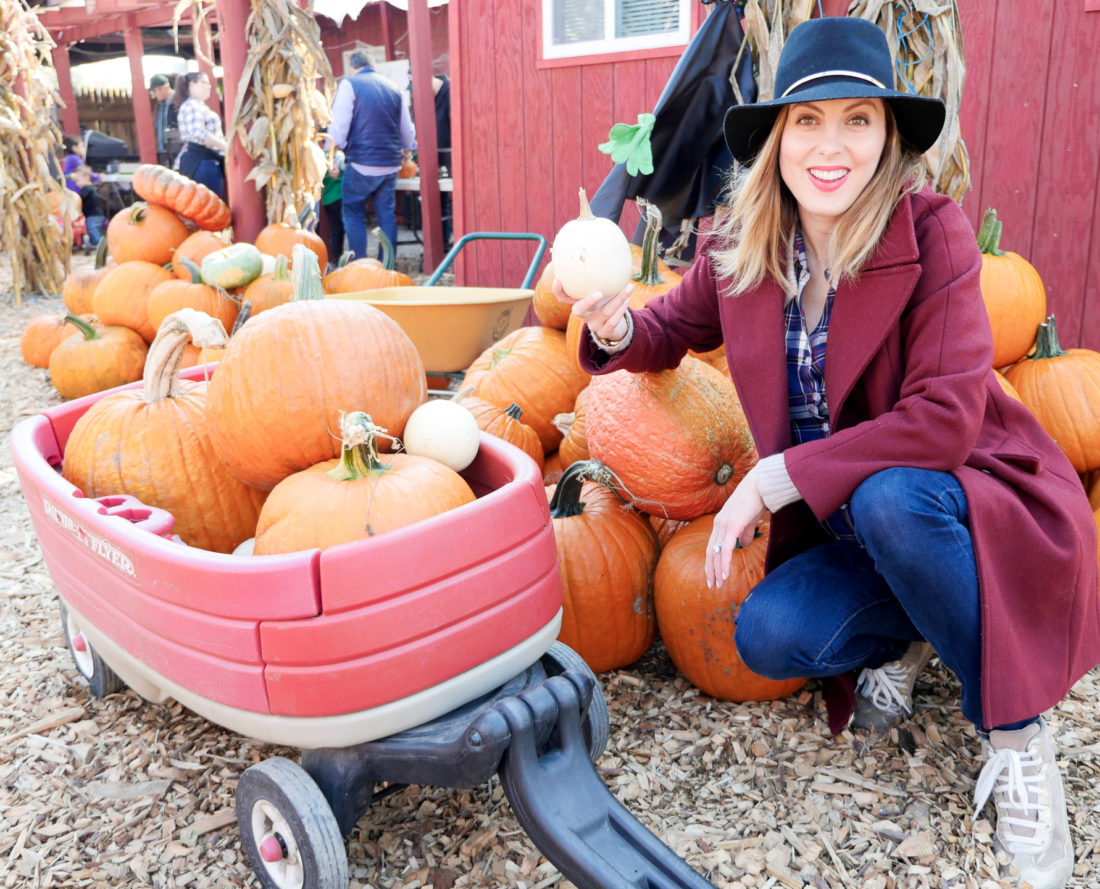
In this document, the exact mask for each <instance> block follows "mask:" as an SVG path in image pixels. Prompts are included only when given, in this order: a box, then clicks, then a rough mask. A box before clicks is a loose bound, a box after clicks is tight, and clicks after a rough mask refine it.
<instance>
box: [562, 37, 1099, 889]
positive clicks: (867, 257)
mask: <svg viewBox="0 0 1100 889" xmlns="http://www.w3.org/2000/svg"><path fill="white" fill-rule="evenodd" d="M892 79H893V69H892V67H891V64H890V54H889V50H888V47H887V44H886V40H885V37H884V36H883V34H882V33H881V31H879V29H878V28H877V27H875V26H874V25H873V24H871V23H869V22H866V21H864V20H860V19H851V18H822V19H813V20H810V21H808V22H804V23H803V24H801V25H799V26H798V27H796V28H795V29H794V30H793V31H792V32H791V34H790V36H789V39H788V41H787V44H786V46H785V48H784V50H783V52H782V55H781V59H780V62H779V66H778V69H777V72H776V87H775V94H776V95H777V96H778V98H776V99H775V100H773V101H770V102H762V103H758V104H756V105H749V106H739V107H735V108H732V109H730V111H729V113H728V114H727V117H726V123H725V136H726V141H727V143H728V145H729V147H730V150H731V152H732V153H733V156H734V157H735V158H737V159H738V160H739V161H740V162H742V163H743V164H748V165H749V166H748V168H747V170H745V171H744V172H743V173H741V174H740V175H738V176H737V177H736V178H735V180H734V181H733V183H732V202H731V207H730V208H729V212H728V213H726V214H725V216H724V218H721V219H718V220H717V221H716V226H715V231H714V233H713V236H712V237H711V238H710V239H709V243H708V244H707V245H706V247H705V249H704V252H703V255H702V256H701V257H700V259H698V260H697V261H696V263H695V264H694V266H693V267H692V269H691V270H690V271H689V272H688V274H687V275H686V276H685V277H684V279H683V281H682V283H681V284H680V285H679V286H678V287H677V288H676V289H674V290H672V291H671V292H669V293H668V294H666V295H664V296H663V297H661V298H658V299H657V300H654V301H653V302H651V303H649V304H648V305H647V306H646V308H645V309H642V310H639V311H628V310H627V299H628V297H629V292H628V291H629V288H628V290H627V291H624V292H623V293H620V294H617V295H615V296H612V297H610V298H606V299H605V298H604V296H603V295H602V294H599V293H593V294H590V295H588V296H585V297H583V298H581V299H579V300H578V301H576V302H575V303H574V305H573V312H574V313H575V314H577V315H579V316H580V317H581V318H583V319H584V320H585V322H586V323H587V326H588V330H589V334H590V335H589V336H586V337H584V339H583V341H582V347H581V352H582V355H581V359H582V363H583V364H584V366H585V367H586V368H587V369H588V370H590V371H592V372H593V373H606V372H609V371H613V370H619V369H627V370H631V371H651V370H658V369H662V368H667V367H672V366H675V365H676V364H677V363H678V362H679V361H680V359H681V357H682V356H683V355H684V353H685V352H686V351H687V350H688V349H695V350H709V349H713V348H715V347H717V346H719V345H721V344H722V343H723V342H724V343H725V344H726V346H727V354H728V360H729V366H730V371H731V374H732V377H733V380H734V383H735V384H736V386H737V391H738V393H739V395H740V397H741V400H742V405H743V408H744V410H745V413H746V415H747V417H748V420H749V424H750V426H751V428H752V432H753V435H754V437H755V440H756V444H757V448H758V449H759V451H760V453H761V455H762V459H761V461H760V463H759V464H758V465H757V466H756V467H754V468H753V469H752V470H751V471H750V472H749V473H748V474H747V475H746V476H745V478H744V479H743V480H742V481H741V483H740V484H739V485H738V486H737V488H736V489H735V491H734V493H733V495H732V496H731V497H730V499H729V500H728V501H727V502H726V504H725V505H724V506H723V507H722V509H721V511H720V512H719V513H718V515H717V517H716V519H715V522H714V530H713V532H712V535H711V540H710V546H709V547H708V552H707V557H706V562H705V565H704V566H703V567H704V570H705V573H706V578H707V583H708V584H711V585H717V584H719V583H721V582H722V581H723V580H724V579H725V578H726V577H727V575H728V572H729V567H730V552H731V550H732V549H733V548H734V546H735V545H736V543H737V542H738V540H740V541H741V542H742V543H744V544H745V545H748V543H749V541H750V540H751V538H752V534H753V529H754V526H755V524H756V522H757V520H758V519H759V518H760V516H761V514H762V512H763V510H764V509H765V508H767V509H769V510H771V511H772V519H771V535H770V541H769V551H768V569H769V573H768V575H767V576H766V577H765V579H764V580H763V581H761V583H760V584H758V585H757V587H756V588H755V590H754V591H753V593H752V595H751V596H750V597H749V598H748V599H747V601H746V602H745V603H744V604H743V605H742V607H741V610H740V613H739V614H738V618H737V630H736V634H735V641H736V644H737V648H738V652H739V654H740V655H741V657H742V659H743V660H744V662H745V663H746V664H747V665H748V666H749V667H750V668H751V669H753V670H755V671H756V672H758V673H761V674H763V675H765V676H768V677H772V678H775V679H781V678H788V677H794V676H815V677H832V676H842V675H846V674H848V673H849V671H859V673H858V681H857V682H856V685H855V689H854V692H855V698H856V704H855V716H854V720H853V724H854V725H856V726H857V727H859V726H862V727H874V728H878V729H880V730H881V729H883V728H885V727H887V726H888V725H890V724H892V723H893V722H895V721H897V720H898V719H900V718H901V717H902V716H904V715H909V714H911V712H912V688H913V683H914V680H915V678H916V675H917V673H918V672H919V670H920V669H921V667H922V666H923V665H924V663H925V662H926V661H927V659H928V657H929V656H930V655H931V653H932V650H933V649H934V650H935V652H936V653H937V654H938V655H939V657H940V659H941V660H942V661H943V662H944V663H945V664H946V665H947V666H949V667H950V668H951V669H952V670H953V671H954V672H955V673H956V674H957V675H958V677H959V679H960V682H961V685H962V712H963V715H964V716H966V718H968V719H969V720H971V721H972V722H973V723H974V724H975V726H976V728H977V729H978V731H979V733H980V734H981V735H982V737H983V739H984V741H983V745H984V747H985V749H986V751H987V752H988V754H989V759H988V761H987V764H986V765H985V767H984V768H983V770H982V773H981V776H980V777H979V778H978V781H977V786H976V791H975V797H976V800H975V802H976V812H975V814H977V812H978V811H980V810H981V808H982V806H983V805H984V804H985V801H986V800H987V799H988V798H989V797H990V795H992V799H993V802H994V805H995V808H996V815H997V829H996V840H995V842H996V843H997V844H998V845H999V846H1001V847H1003V848H1004V849H1005V850H1007V852H1008V853H1009V855H1010V856H1011V857H1012V859H1013V862H1014V863H1015V865H1016V866H1017V867H1018V868H1019V870H1020V873H1021V876H1022V879H1026V880H1028V881H1030V882H1031V884H1032V885H1033V886H1034V887H1036V889H1050V887H1060V886H1064V885H1065V883H1066V880H1067V879H1068V878H1069V875H1070V873H1071V872H1072V868H1073V846H1072V842H1071V838H1070V833H1069V826H1068V823H1067V818H1066V807H1065V800H1064V797H1063V791H1062V781H1061V776H1060V774H1059V772H1058V766H1057V764H1056V762H1055V751H1054V744H1053V741H1052V738H1051V735H1050V731H1049V729H1048V728H1047V726H1046V724H1045V723H1044V722H1043V720H1042V719H1041V717H1040V716H1039V714H1040V713H1041V712H1042V711H1043V710H1045V709H1047V708H1049V707H1052V706H1053V705H1055V704H1056V703H1057V702H1058V701H1059V700H1060V699H1061V698H1062V697H1063V696H1064V695H1065V693H1066V692H1067V691H1068V690H1069V688H1070V686H1071V685H1072V684H1073V682H1075V681H1076V680H1077V679H1078V678H1079V677H1080V676H1081V675H1083V674H1084V673H1085V672H1087V671H1088V670H1090V669H1091V668H1092V667H1093V666H1094V665H1096V663H1097V662H1098V661H1100V605H1098V597H1097V594H1096V590H1097V561H1096V559H1097V554H1096V548H1097V537H1096V527H1095V525H1094V523H1093V520H1092V515H1091V511H1090V510H1089V506H1088V502H1087V499H1086V498H1085V495H1084V491H1083V489H1082V485H1081V483H1080V482H1079V480H1078V478H1077V476H1076V474H1075V473H1074V471H1073V468H1072V467H1071V466H1070V464H1069V462H1068V461H1067V460H1066V458H1065V457H1064V456H1063V455H1062V453H1061V452H1060V451H1059V450H1058V448H1057V447H1056V446H1055V444H1054V443H1053V442H1052V441H1051V439H1050V437H1049V436H1047V435H1046V434H1045V433H1044V432H1043V430H1042V429H1041V428H1040V426H1039V425H1038V423H1037V422H1036V420H1035V419H1034V417H1033V416H1032V415H1031V414H1030V412H1029V411H1028V410H1027V409H1026V408H1024V407H1023V406H1022V405H1021V404H1019V403H1018V402H1016V401H1015V400H1013V399H1011V398H1009V397H1007V396H1006V395H1005V394H1004V393H1003V392H1002V391H1001V389H1000V387H999V385H998V384H997V382H996V380H995V378H994V376H993V374H992V370H991V364H992V360H993V348H992V339H991V334H990V328H989V321H988V318H987V316H986V314H985V308H984V304H983V302H982V296H981V292H980V290H979V283H978V279H979V271H980V267H981V257H980V254H979V253H978V250H977V247H976V245H975V239H974V235H973V231H972V230H971V228H970V226H969V225H968V224H967V222H966V219H965V217H964V216H963V214H962V212H961V211H960V209H959V208H958V206H956V204H955V203H954V202H953V201H951V200H950V199H948V198H945V197H943V196H941V195H937V194H935V193H934V192H932V191H931V190H929V189H921V188H920V187H919V184H918V183H919V178H920V169H921V168H920V154H921V153H922V152H923V151H925V150H927V149H928V148H930V147H931V146H932V145H933V144H934V142H935V141H936V139H937V138H938V136H939V133H940V130H941V128H942V126H943V122H944V110H943V106H942V104H941V103H939V102H938V100H933V99H925V98H920V97H917V96H913V95H909V94H905V93H898V92H895V91H894V90H893V89H891V88H889V86H887V84H891V83H892ZM556 290H557V291H558V293H559V297H560V298H566V297H565V296H564V294H562V293H561V288H560V286H557V285H556ZM848 687H849V689H850V690H851V685H849V686H848ZM846 715H847V714H846Z"/></svg>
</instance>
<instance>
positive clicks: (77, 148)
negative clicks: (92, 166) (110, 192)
mask: <svg viewBox="0 0 1100 889" xmlns="http://www.w3.org/2000/svg"><path fill="white" fill-rule="evenodd" d="M61 145H62V148H63V149H64V151H65V157H64V159H63V160H62V162H61V173H62V175H64V177H65V184H66V185H67V186H68V187H69V188H70V189H72V190H73V191H75V192H76V193H77V194H80V186H79V185H77V184H76V183H75V182H73V171H74V170H75V169H76V168H77V167H82V166H84V158H85V155H86V154H87V151H88V149H87V146H86V145H85V144H84V139H83V137H81V136H64V137H63V138H62V140H61ZM98 181H99V177H98V176H97V175H96V174H95V173H93V174H92V182H98Z"/></svg>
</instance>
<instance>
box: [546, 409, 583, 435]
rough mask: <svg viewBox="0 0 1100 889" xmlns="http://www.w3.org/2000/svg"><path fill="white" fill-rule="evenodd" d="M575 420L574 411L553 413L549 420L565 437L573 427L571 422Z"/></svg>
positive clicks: (575, 414)
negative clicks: (551, 418)
mask: <svg viewBox="0 0 1100 889" xmlns="http://www.w3.org/2000/svg"><path fill="white" fill-rule="evenodd" d="M576 421H577V413H576V411H569V412H568V413H564V414H554V419H553V420H552V421H551V422H552V423H553V424H554V428H555V429H557V430H558V432H560V433H561V434H562V435H563V436H565V437H566V438H568V437H569V433H570V431H571V430H572V429H573V424H574V423H575V422H576Z"/></svg>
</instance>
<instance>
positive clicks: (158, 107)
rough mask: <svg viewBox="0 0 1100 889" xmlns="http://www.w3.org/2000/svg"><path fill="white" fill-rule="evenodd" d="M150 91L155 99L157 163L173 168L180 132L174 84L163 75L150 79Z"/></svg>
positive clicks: (156, 75)
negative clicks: (174, 100) (173, 91)
mask: <svg viewBox="0 0 1100 889" xmlns="http://www.w3.org/2000/svg"><path fill="white" fill-rule="evenodd" d="M149 90H150V92H151V94H152V97H153V132H154V133H155V134H156V137H157V163H160V164H163V165H164V166H166V167H170V166H172V161H173V160H175V157H176V152H178V151H179V148H180V145H179V130H178V128H177V127H176V116H177V109H176V104H175V102H173V101H172V84H171V82H170V81H169V80H168V78H167V77H165V76H164V75H163V74H154V75H153V76H152V77H151V78H149Z"/></svg>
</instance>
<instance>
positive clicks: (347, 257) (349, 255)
mask: <svg viewBox="0 0 1100 889" xmlns="http://www.w3.org/2000/svg"><path fill="white" fill-rule="evenodd" d="M353 259H355V251H354V250H345V251H344V252H343V253H341V254H340V259H339V261H338V262H337V263H336V267H337V268H338V269H342V268H343V267H344V266H346V265H347V264H348V263H349V262H351V261H352V260H353Z"/></svg>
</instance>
